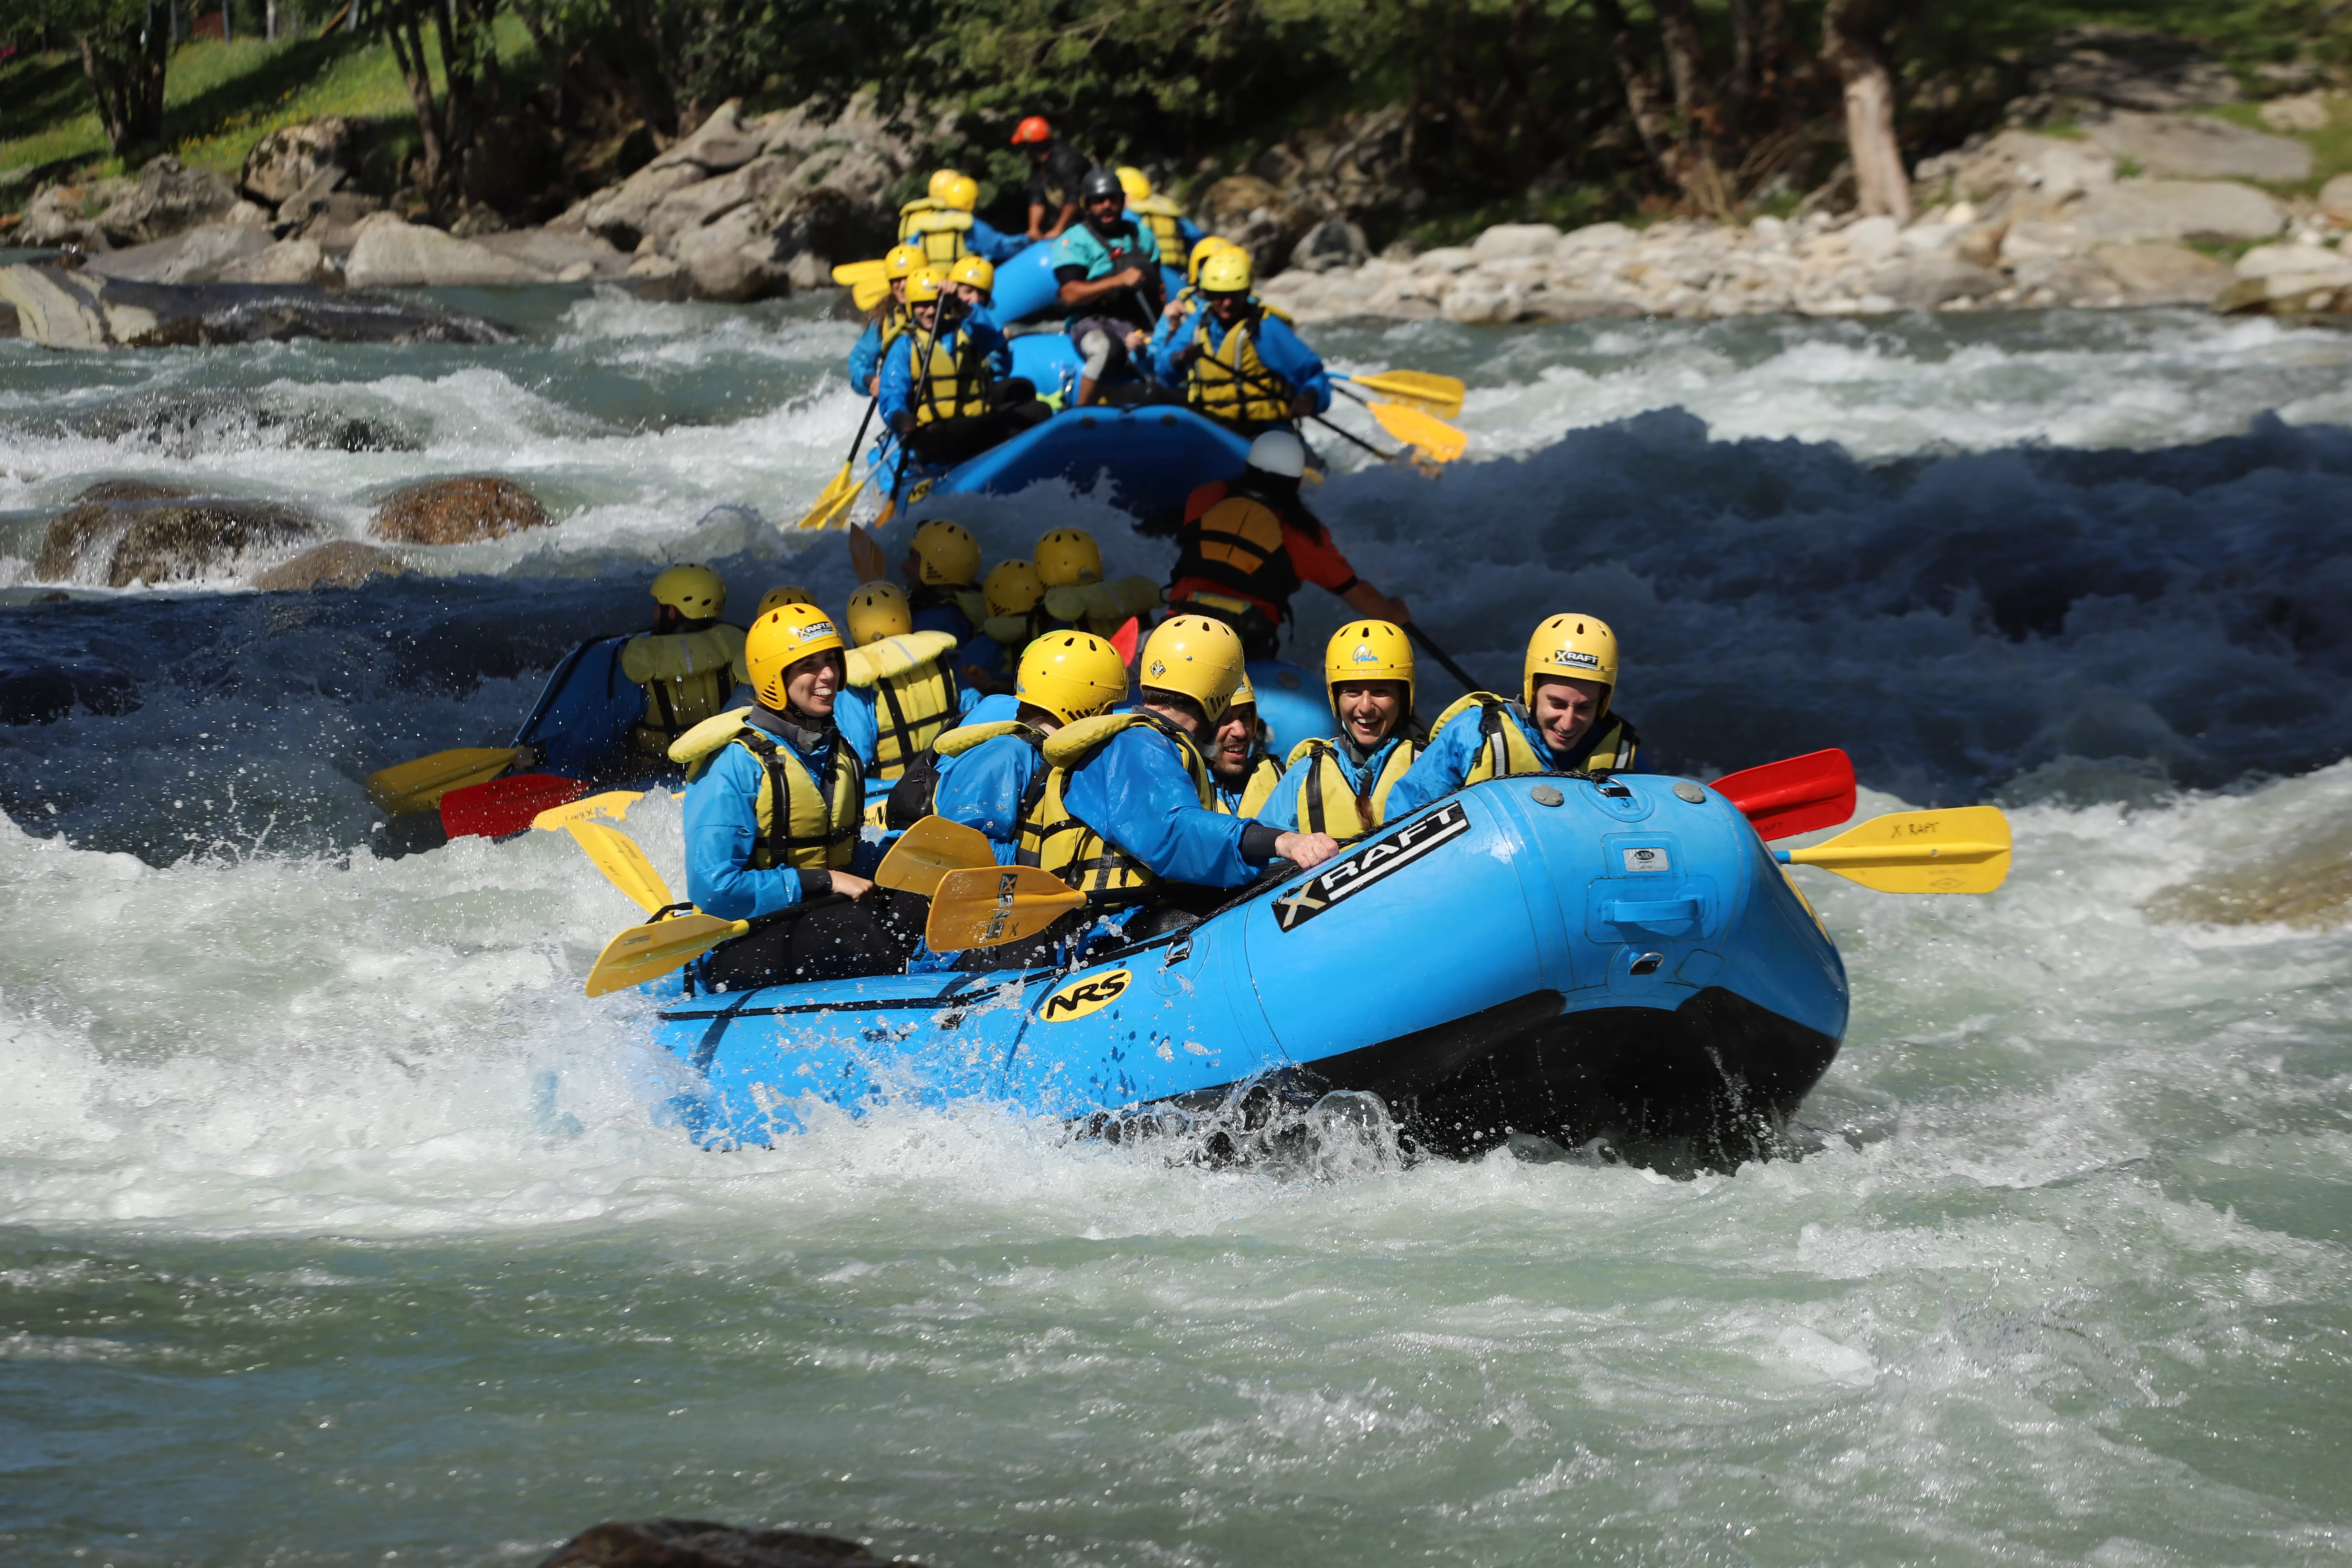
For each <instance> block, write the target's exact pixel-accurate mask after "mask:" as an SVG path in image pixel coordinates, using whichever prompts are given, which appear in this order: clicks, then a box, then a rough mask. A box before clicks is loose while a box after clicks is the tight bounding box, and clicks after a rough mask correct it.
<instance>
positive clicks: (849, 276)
mask: <svg viewBox="0 0 2352 1568" xmlns="http://www.w3.org/2000/svg"><path fill="white" fill-rule="evenodd" d="M889 265H890V264H889V263H888V262H887V261H845V262H843V263H842V264H841V265H840V266H838V267H836V268H834V269H833V280H834V281H835V283H838V284H840V285H841V286H842V287H843V288H845V289H852V288H855V287H856V286H857V285H858V284H860V283H881V284H883V286H884V287H886V288H887V287H888V282H887V271H888V268H889Z"/></svg>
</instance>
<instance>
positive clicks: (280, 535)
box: [33, 498, 320, 588]
mask: <svg viewBox="0 0 2352 1568" xmlns="http://www.w3.org/2000/svg"><path fill="white" fill-rule="evenodd" d="M319 533H320V526H319V524H318V523H317V522H315V521H312V520H311V519H310V518H308V517H305V516H303V515H302V514H301V513H300V512H298V511H296V510H293V509H292V508H290V507H285V506H280V505H278V503H277V502H275V501H261V500H237V499H233V498H205V499H198V500H177V499H174V500H153V501H147V500H85V501H83V502H81V503H79V505H76V506H74V507H71V508H69V509H68V510H66V511H65V512H63V513H62V514H60V515H59V516H58V519H57V521H54V522H52V523H50V524H49V527H48V531H47V533H46V534H45V535H43V537H42V540H41V549H40V553H39V555H38V557H37V559H36V561H35V562H34V565H33V573H34V575H35V576H37V577H38V578H41V579H43V580H45V581H48V582H83V583H103V584H106V585H107V586H108V587H110V588H127V587H129V586H131V584H134V583H146V584H162V583H184V582H192V581H195V580H197V579H201V578H205V577H218V576H226V575H228V574H230V573H231V571H232V570H233V568H234V567H235V566H236V564H237V563H238V562H239V560H240V559H241V558H243V557H246V556H249V555H254V554H258V553H262V552H268V551H271V550H277V549H282V548H284V547H286V546H288V545H290V544H296V543H299V542H302V541H304V540H306V539H311V538H315V537H316V536H317V535H318V534H319Z"/></svg>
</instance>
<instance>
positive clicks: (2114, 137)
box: [2085, 114, 2311, 182]
mask: <svg viewBox="0 0 2352 1568" xmlns="http://www.w3.org/2000/svg"><path fill="white" fill-rule="evenodd" d="M2085 133H2086V134H2087V135H2088V136H2089V137H2090V139H2091V141H2092V142H2095V143H2096V144H2097V145H2098V146H2099V147H2100V149H2101V150H2103V151H2105V152H2106V153H2110V154H2112V155H2113V156H2114V157H2116V158H2117V159H2119V160H2120V159H2125V158H2128V159H2131V160H2132V161H2133V162H2135V163H2137V164H2139V166H2140V168H2141V171H2142V172H2143V173H2146V174H2153V175H2158V176H2169V177H2172V178H2177V179H2185V180H2224V179H2232V178H2242V179H2249V180H2270V181H2274V182H2292V181H2295V180H2307V179H2309V178H2311V149H2310V148H2309V147H2307V146H2305V144H2304V143H2303V142H2295V141H2291V140H2289V139H2288V138H2286V137H2284V136H2270V135H2265V134H2264V133H2263V132H2260V131H2249V130H2247V129H2246V128H2245V127H2244V126H2242V125H2233V124H2231V122H2230V121H2226V120H2216V119H2214V118H2213V117H2212V116H2211V115H2208V114H2118V115H2116V116H2115V117H2114V118H2113V119H2111V120H2109V121H2105V123H2103V124H2097V125H2093V126H2090V127H2088V128H2087V129H2086V132H2085Z"/></svg>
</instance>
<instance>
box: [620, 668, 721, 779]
mask: <svg viewBox="0 0 2352 1568" xmlns="http://www.w3.org/2000/svg"><path fill="white" fill-rule="evenodd" d="M734 691H735V672H734V671H733V670H732V669H731V668H727V667H726V666H723V665H722V666H720V667H719V668H717V669H698V670H696V671H695V672H694V673H692V674H690V675H681V676H677V677H676V678H675V679H668V680H664V679H660V678H659V677H656V678H655V679H652V680H648V681H646V716H645V717H644V718H642V719H640V720H638V721H637V722H636V723H635V726H633V727H632V729H631V731H630V739H631V742H632V743H633V744H634V745H635V747H636V749H637V750H638V751H640V752H649V753H651V754H652V755H654V756H657V757H666V756H667V755H669V749H670V745H671V743H672V742H675V741H677V738H678V737H679V736H681V735H683V734H685V733H686V732H687V731H688V730H691V729H693V728H694V727H695V726H696V725H697V724H699V723H701V722H702V721H704V720H705V719H708V718H709V717H710V716H711V715H712V714H714V713H717V712H718V711H719V710H721V709H723V708H725V707H726V706H727V699H728V698H729V697H730V696H732V695H733V694H734Z"/></svg>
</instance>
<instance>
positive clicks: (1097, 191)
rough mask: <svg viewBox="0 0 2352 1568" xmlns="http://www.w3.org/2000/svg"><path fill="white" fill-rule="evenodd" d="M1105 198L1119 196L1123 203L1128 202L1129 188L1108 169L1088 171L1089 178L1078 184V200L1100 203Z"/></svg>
mask: <svg viewBox="0 0 2352 1568" xmlns="http://www.w3.org/2000/svg"><path fill="white" fill-rule="evenodd" d="M1104 196H1117V197H1118V199H1119V200H1120V201H1122V202H1123V201H1125V200H1127V187H1126V186H1124V185H1122V184H1119V183H1118V175H1117V174H1112V173H1111V172H1110V171H1109V170H1108V169H1103V168H1095V169H1088V170H1087V177H1086V178H1085V179H1083V180H1080V181H1079V182H1078V200H1080V201H1082V202H1092V201H1099V200H1100V199H1101V198H1103V197H1104Z"/></svg>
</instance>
